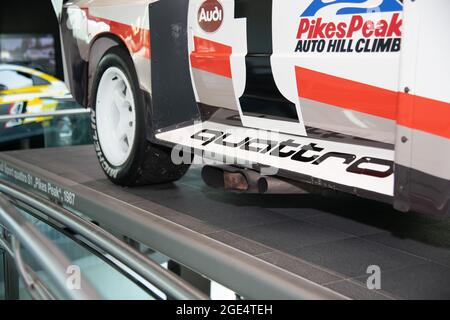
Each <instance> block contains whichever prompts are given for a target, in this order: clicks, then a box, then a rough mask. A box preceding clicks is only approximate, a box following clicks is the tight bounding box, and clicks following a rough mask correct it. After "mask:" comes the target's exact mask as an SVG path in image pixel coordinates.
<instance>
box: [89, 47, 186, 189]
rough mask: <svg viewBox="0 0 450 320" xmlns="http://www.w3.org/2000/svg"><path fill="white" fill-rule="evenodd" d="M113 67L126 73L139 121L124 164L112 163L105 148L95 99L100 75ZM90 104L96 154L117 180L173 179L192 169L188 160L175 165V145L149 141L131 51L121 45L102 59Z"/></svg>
mask: <svg viewBox="0 0 450 320" xmlns="http://www.w3.org/2000/svg"><path fill="white" fill-rule="evenodd" d="M110 67H117V68H119V69H120V70H121V71H122V72H123V73H124V74H125V76H126V77H127V79H128V81H129V83H130V86H131V89H132V92H133V96H134V101H135V109H136V110H135V112H136V125H135V139H134V143H133V146H132V150H131V153H130V155H129V157H128V159H127V160H126V162H125V163H124V164H123V165H121V166H114V165H112V164H111V163H110V162H109V161H108V159H107V158H106V156H105V154H104V153H103V151H102V142H101V141H99V138H98V137H99V135H98V133H97V117H96V113H95V111H96V101H97V91H98V87H99V84H100V79H101V77H102V75H103V73H104V72H105V71H106V70H107V69H108V68H110ZM90 96H91V101H90V104H89V105H90V106H91V108H92V116H91V128H92V138H93V141H94V146H95V150H96V153H97V157H98V159H99V161H100V164H101V167H102V169H103V171H104V172H105V174H106V175H107V177H108V178H109V179H110V180H111V181H112V182H113V183H115V184H118V185H121V186H130V187H131V186H141V185H148V184H159V183H166V182H172V181H176V180H178V179H180V178H181V177H182V176H183V175H184V174H185V173H186V171H187V170H188V169H189V166H190V165H189V164H181V165H176V164H174V163H173V162H172V159H171V152H172V149H171V148H168V147H165V146H161V145H156V144H154V143H151V142H150V141H148V140H147V139H146V138H145V137H146V136H147V134H146V130H148V129H147V128H148V124H147V123H146V122H147V121H146V119H147V118H148V117H147V110H146V106H145V99H144V97H143V95H142V94H141V91H140V89H139V84H138V78H137V75H136V70H135V68H134V65H133V62H132V60H131V58H130V56H129V55H128V52H127V51H126V50H124V49H122V48H121V47H114V48H112V49H110V50H108V51H107V52H106V53H105V55H104V56H103V58H102V59H101V61H100V63H99V64H98V66H97V70H96V73H95V76H94V82H93V88H92V93H91V95H90Z"/></svg>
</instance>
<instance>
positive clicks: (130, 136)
mask: <svg viewBox="0 0 450 320" xmlns="http://www.w3.org/2000/svg"><path fill="white" fill-rule="evenodd" d="M96 102H97V103H96V118H97V133H98V139H99V143H100V145H101V148H102V151H103V154H104V156H105V158H106V159H107V160H108V162H109V163H110V164H112V165H113V166H116V167H118V166H121V165H123V164H124V163H125V162H126V161H127V159H128V157H129V156H130V154H131V151H132V149H133V144H134V139H135V131H136V130H135V129H136V109H135V102H134V96H133V92H132V89H131V86H130V82H129V81H128V79H127V77H126V76H125V74H124V73H123V72H122V70H120V69H119V68H116V67H110V68H108V69H107V70H106V71H105V72H104V73H103V75H102V77H101V79H100V83H99V86H98V90H97V101H96Z"/></svg>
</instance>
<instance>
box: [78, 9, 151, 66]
mask: <svg viewBox="0 0 450 320" xmlns="http://www.w3.org/2000/svg"><path fill="white" fill-rule="evenodd" d="M83 10H84V11H85V12H86V17H87V19H88V20H90V21H92V22H102V23H105V24H107V25H108V26H109V27H110V30H109V32H111V33H113V34H115V35H117V36H119V37H120V39H122V41H123V42H124V43H125V45H126V46H127V48H128V50H129V51H130V53H131V54H134V55H138V56H141V57H143V58H146V59H150V56H151V54H150V31H149V30H146V29H143V28H140V27H134V26H131V25H127V24H124V23H121V22H117V21H112V20H108V19H105V18H100V17H96V16H93V15H91V14H90V13H89V10H88V9H87V8H85V9H83ZM89 28H92V26H89ZM93 31H94V32H95V30H93Z"/></svg>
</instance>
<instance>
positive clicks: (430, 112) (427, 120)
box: [398, 93, 450, 139]
mask: <svg viewBox="0 0 450 320" xmlns="http://www.w3.org/2000/svg"><path fill="white" fill-rule="evenodd" d="M411 108H412V112H409V111H410V110H411ZM399 110H401V111H403V112H399V117H398V123H399V124H400V125H402V126H405V127H408V128H412V129H416V130H421V131H425V132H428V133H431V134H434V135H438V136H441V137H444V138H447V139H450V103H446V102H443V101H438V100H433V99H429V98H424V97H419V96H415V95H410V94H406V93H402V94H401V95H400V104H399ZM405 111H406V112H405ZM408 115H410V116H408Z"/></svg>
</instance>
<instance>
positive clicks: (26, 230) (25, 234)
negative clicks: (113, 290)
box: [0, 195, 100, 300]
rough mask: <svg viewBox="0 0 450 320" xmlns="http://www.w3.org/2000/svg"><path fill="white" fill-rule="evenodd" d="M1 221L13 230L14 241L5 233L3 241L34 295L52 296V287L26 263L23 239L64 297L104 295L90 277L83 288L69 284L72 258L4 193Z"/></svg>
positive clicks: (0, 199)
mask: <svg viewBox="0 0 450 320" xmlns="http://www.w3.org/2000/svg"><path fill="white" fill-rule="evenodd" d="M0 224H1V225H2V226H3V227H4V228H5V229H6V230H7V231H8V232H9V233H10V234H12V237H11V244H8V241H7V239H6V238H5V237H2V241H1V242H0V244H2V245H3V247H5V251H6V252H7V253H8V254H10V255H11V256H12V257H13V258H14V261H15V263H16V267H17V270H18V272H19V274H20V275H21V277H22V278H23V280H24V283H25V285H26V287H27V290H28V291H29V292H30V294H31V295H32V297H33V298H36V299H38V298H42V299H48V298H51V296H49V293H50V291H49V290H48V289H47V288H46V287H45V286H44V285H43V283H42V282H41V281H39V280H37V279H39V278H38V277H37V276H36V274H35V273H34V272H33V270H32V269H31V268H29V266H27V265H26V264H25V263H24V261H23V258H22V255H21V251H20V244H21V243H22V244H23V245H24V246H25V247H26V248H27V249H28V251H29V252H30V254H31V255H32V256H33V257H34V258H35V259H36V261H37V262H38V263H39V265H40V266H41V267H42V268H43V270H44V271H46V272H47V273H48V275H49V278H50V279H51V280H52V281H53V282H54V284H55V288H56V289H57V290H58V292H59V293H60V294H61V295H62V297H63V298H64V299H77V300H88V299H99V297H100V296H99V295H98V294H97V292H96V290H95V289H94V288H92V287H91V286H90V284H89V283H88V282H86V281H82V283H83V289H82V290H81V289H80V290H71V289H69V288H68V286H67V274H66V271H67V270H68V268H69V266H70V265H71V263H70V261H69V260H68V259H67V258H66V256H65V255H64V254H63V253H62V252H61V251H60V250H59V249H58V247H56V246H55V245H54V244H53V243H52V242H51V241H50V240H49V239H47V238H46V237H45V236H44V235H43V234H42V233H41V232H40V231H39V230H38V229H37V228H36V227H35V226H34V225H33V224H31V223H30V222H29V221H27V220H26V219H25V218H24V217H22V216H21V215H20V214H19V213H18V212H17V210H16V208H14V207H13V206H12V204H11V203H10V202H9V201H8V200H7V199H6V198H5V197H4V196H2V195H0ZM80 276H81V275H80ZM83 280H84V279H83Z"/></svg>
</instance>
